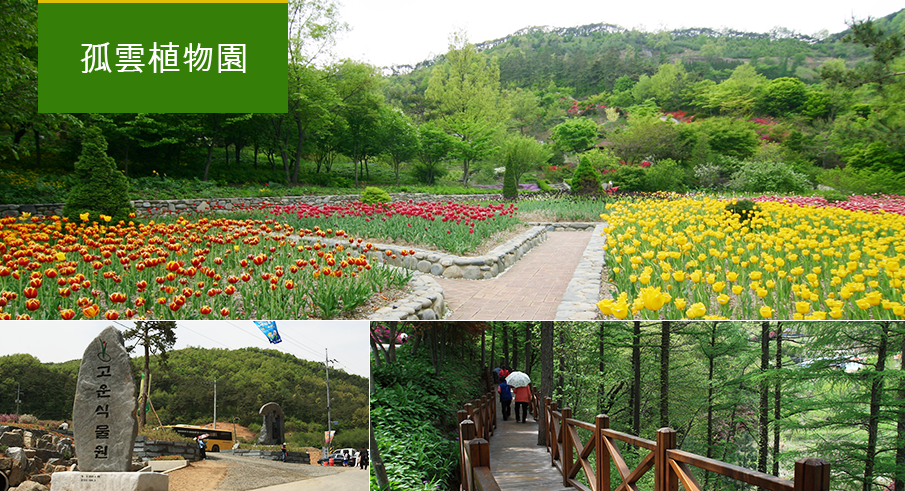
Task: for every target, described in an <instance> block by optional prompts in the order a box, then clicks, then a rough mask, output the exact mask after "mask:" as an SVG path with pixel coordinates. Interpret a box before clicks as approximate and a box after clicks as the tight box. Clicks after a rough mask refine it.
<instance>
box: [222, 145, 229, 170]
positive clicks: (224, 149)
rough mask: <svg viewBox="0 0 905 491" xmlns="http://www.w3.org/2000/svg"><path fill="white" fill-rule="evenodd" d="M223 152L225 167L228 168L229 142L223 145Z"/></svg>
mask: <svg viewBox="0 0 905 491" xmlns="http://www.w3.org/2000/svg"><path fill="white" fill-rule="evenodd" d="M223 153H224V154H225V155H226V167H227V168H229V143H227V144H226V145H223Z"/></svg>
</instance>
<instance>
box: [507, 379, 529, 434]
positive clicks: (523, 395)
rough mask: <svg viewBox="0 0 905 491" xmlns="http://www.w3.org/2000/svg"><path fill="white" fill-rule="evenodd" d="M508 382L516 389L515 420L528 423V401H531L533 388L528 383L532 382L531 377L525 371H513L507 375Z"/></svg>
mask: <svg viewBox="0 0 905 491" xmlns="http://www.w3.org/2000/svg"><path fill="white" fill-rule="evenodd" d="M506 383H507V384H509V385H510V386H512V388H513V389H514V390H515V422H516V423H527V422H528V403H529V402H530V401H531V389H529V388H528V384H530V383H531V379H530V378H529V377H528V374H527V373H525V372H512V373H510V374H509V376H508V377H506ZM519 410H521V415H522V417H521V418H519Z"/></svg>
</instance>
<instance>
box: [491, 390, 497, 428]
mask: <svg viewBox="0 0 905 491" xmlns="http://www.w3.org/2000/svg"><path fill="white" fill-rule="evenodd" d="M490 420H491V421H492V422H493V426H492V427H493V429H496V393H495V392H491V393H490Z"/></svg>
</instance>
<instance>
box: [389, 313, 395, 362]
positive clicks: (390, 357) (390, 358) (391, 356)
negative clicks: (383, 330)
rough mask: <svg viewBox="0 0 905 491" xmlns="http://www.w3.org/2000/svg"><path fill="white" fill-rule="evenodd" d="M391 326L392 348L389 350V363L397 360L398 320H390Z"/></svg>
mask: <svg viewBox="0 0 905 491" xmlns="http://www.w3.org/2000/svg"><path fill="white" fill-rule="evenodd" d="M387 324H389V326H390V348H389V349H388V350H387V363H393V362H395V361H396V321H392V322H388V323H387Z"/></svg>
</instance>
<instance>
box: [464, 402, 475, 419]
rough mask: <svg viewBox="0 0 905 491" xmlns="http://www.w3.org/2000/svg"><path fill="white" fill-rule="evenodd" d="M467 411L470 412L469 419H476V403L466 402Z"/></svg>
mask: <svg viewBox="0 0 905 491" xmlns="http://www.w3.org/2000/svg"><path fill="white" fill-rule="evenodd" d="M465 413H466V414H468V419H470V420H472V421H474V405H473V404H472V403H470V402H469V403H466V404H465Z"/></svg>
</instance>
